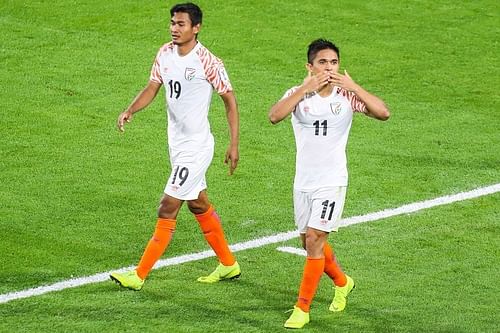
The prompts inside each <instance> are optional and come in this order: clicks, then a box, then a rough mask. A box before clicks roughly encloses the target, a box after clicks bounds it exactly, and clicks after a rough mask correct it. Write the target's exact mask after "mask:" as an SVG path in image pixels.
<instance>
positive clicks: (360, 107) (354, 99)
mask: <svg viewBox="0 0 500 333" xmlns="http://www.w3.org/2000/svg"><path fill="white" fill-rule="evenodd" d="M336 92H337V94H339V95H342V96H344V97H345V98H347V100H348V101H349V103H351V108H352V111H353V112H362V113H366V105H365V103H364V102H363V101H362V100H360V99H359V98H358V96H356V94H355V93H353V92H352V91H347V90H345V89H342V88H340V87H336Z"/></svg>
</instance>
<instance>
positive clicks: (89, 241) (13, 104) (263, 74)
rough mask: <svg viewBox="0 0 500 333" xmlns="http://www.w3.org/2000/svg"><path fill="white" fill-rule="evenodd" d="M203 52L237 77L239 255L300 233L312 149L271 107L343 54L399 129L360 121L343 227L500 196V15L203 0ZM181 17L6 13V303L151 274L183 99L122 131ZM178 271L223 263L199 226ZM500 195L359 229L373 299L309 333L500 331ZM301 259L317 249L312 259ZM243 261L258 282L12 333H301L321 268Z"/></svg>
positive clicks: (357, 273)
mask: <svg viewBox="0 0 500 333" xmlns="http://www.w3.org/2000/svg"><path fill="white" fill-rule="evenodd" d="M198 3H199V5H200V6H201V7H202V9H204V15H205V16H204V26H203V29H202V32H201V34H200V40H201V41H202V42H203V43H204V45H206V46H207V47H208V48H209V49H211V50H212V51H213V52H214V53H215V54H216V55H218V56H219V57H221V58H222V59H223V60H224V62H225V64H226V68H227V69H228V72H229V75H230V77H231V81H232V83H233V86H234V88H235V92H236V95H237V98H238V102H239V106H240V114H241V146H240V154H241V161H240V165H239V167H238V169H237V170H236V173H235V175H233V176H231V177H230V176H228V175H227V173H228V171H227V167H226V166H225V165H223V163H222V161H223V155H224V151H225V146H226V144H227V142H228V135H227V125H226V122H225V114H224V108H223V105H222V102H221V101H220V100H219V99H218V98H214V102H213V105H212V109H211V114H210V119H211V125H212V130H213V133H214V136H215V137H216V142H217V144H216V153H215V158H214V162H213V164H212V167H211V168H210V169H209V172H208V175H207V178H208V183H209V195H210V198H211V200H212V201H213V203H214V205H215V206H216V207H217V210H218V212H219V215H221V217H222V220H223V223H224V226H225V229H226V234H227V238H228V239H229V241H230V243H231V244H235V243H240V242H244V241H248V240H252V239H256V238H259V237H263V236H269V235H273V234H276V233H278V232H283V231H289V230H293V210H292V202H291V189H292V180H293V173H294V158H295V156H294V150H295V147H294V140H293V133H292V129H291V125H290V123H289V121H284V122H283V123H280V124H279V125H277V126H271V125H270V124H269V122H268V120H267V112H268V109H269V107H270V106H271V105H272V104H273V103H274V102H275V101H276V100H278V99H279V98H280V97H281V96H282V95H283V93H284V92H285V91H286V90H287V89H288V88H289V87H291V86H294V85H296V84H300V83H301V82H302V79H303V77H304V75H305V71H304V63H305V61H306V58H305V50H306V47H307V45H308V43H309V42H310V41H311V40H313V39H315V38H318V37H326V38H329V39H331V40H333V41H335V42H336V43H337V44H338V45H339V47H340V50H341V68H342V69H344V68H345V69H347V70H348V71H349V73H350V75H351V76H352V77H353V78H354V79H355V80H356V81H357V82H358V83H360V84H361V85H363V86H364V87H365V88H366V89H367V90H369V91H371V92H373V93H375V94H377V95H379V96H380V97H382V98H383V99H384V100H385V101H386V102H387V104H388V105H389V107H390V109H391V112H392V117H391V119H390V120H389V121H388V122H386V123H381V122H377V121H374V120H371V119H369V118H367V117H363V116H356V117H355V120H354V123H353V128H352V131H351V136H350V143H349V146H348V157H349V170H350V186H349V190H348V201H347V204H346V207H345V210H344V216H346V217H349V216H356V215H361V214H365V213H369V212H376V211H380V210H382V209H386V208H393V207H398V206H401V205H404V204H407V203H412V202H416V201H421V200H426V199H430V198H434V197H439V196H442V195H447V194H451V193H458V192H462V191H468V190H471V189H474V188H478V187H483V186H488V185H492V184H497V183H500V153H499V151H500V113H499V101H500V96H499V93H498V87H500V69H499V68H500V67H499V58H498V50H499V40H500V38H499V36H500V4H499V3H498V2H497V1H493V0H483V1H474V2H464V3H457V2H454V1H428V0H422V1H406V2H402V3H401V4H397V3H396V2H394V1H388V0H382V1H376V2H375V1H373V2H367V1H357V0H355V1H337V2H331V1H315V2H314V3H312V2H304V1H296V0H291V1H248V2H240V1H233V0H230V1H219V0H213V1H208V0H206V1H199V2H198ZM172 4H173V3H172V2H165V1H157V0H154V1H147V2H140V1H130V0H128V1H126V0H122V1H118V0H108V1H97V0H85V1H69V0H61V1H13V0H3V1H2V2H0V60H1V64H2V66H0V77H1V82H2V87H1V88H2V89H1V90H0V124H1V126H0V134H1V135H0V137H1V140H2V144H1V145H0V156H1V158H0V167H1V170H2V172H1V173H0V184H1V186H0V234H1V235H2V236H1V242H0V258H1V260H0V263H1V270H0V295H3V294H7V293H10V292H14V291H21V290H25V289H28V288H33V287H38V286H42V285H48V284H52V283H55V282H59V281H65V280H68V279H70V278H72V277H81V276H88V275H93V274H96V273H99V272H105V271H109V270H113V269H117V268H120V267H124V266H130V265H133V264H135V263H137V261H138V259H139V257H140V255H141V254H142V251H143V248H144V246H145V244H146V242H147V240H148V239H149V238H150V236H151V233H152V230H153V228H154V224H155V217H156V207H157V203H158V199H159V198H160V196H161V193H162V190H163V188H164V185H165V181H166V179H167V177H168V175H169V173H170V170H169V166H168V155H167V151H166V145H165V130H166V122H165V111H164V103H163V98H164V93H163V92H162V93H160V94H159V96H158V97H157V98H156V101H155V102H154V103H153V104H152V105H151V106H150V107H149V108H148V109H147V110H145V111H144V112H142V113H139V114H137V115H136V117H135V118H134V120H133V122H132V123H131V124H129V126H128V127H127V130H126V132H125V133H124V134H120V133H118V132H117V131H116V129H115V121H116V117H117V116H118V114H119V112H120V111H121V110H123V109H124V108H125V107H126V106H127V105H128V103H129V102H130V101H131V99H132V98H133V97H134V96H135V94H136V93H137V92H138V91H139V90H140V89H142V87H143V86H144V85H145V84H146V82H147V80H148V78H149V70H150V67H151V64H152V61H153V59H154V56H155V54H156V51H157V49H158V48H159V46H161V45H162V44H163V43H165V42H167V41H168V40H169V35H168V22H169V13H168V10H169V8H170V7H171V5H172ZM178 221H179V223H178V229H177V231H176V234H175V238H174V240H173V242H172V244H171V245H170V247H169V249H168V252H167V253H166V255H165V258H168V257H175V256H179V255H183V254H188V253H193V252H199V251H203V250H206V249H207V245H206V244H205V242H204V240H203V237H202V235H201V233H200V232H199V230H198V225H197V223H196V221H195V220H194V218H193V217H192V216H191V215H190V214H189V213H188V212H187V209H183V210H182V211H181V213H180V215H179V218H178ZM499 221H500V194H499V193H496V194H492V195H489V196H485V197H481V198H477V199H473V200H469V201H463V202H458V203H454V204H450V205H447V206H440V207H436V208H432V209H429V210H425V211H420V212H417V213H413V214H406V215H401V216H396V217H392V218H388V219H384V220H380V221H377V222H374V223H369V224H360V225H356V226H351V227H348V228H345V229H342V230H341V232H339V233H338V234H335V235H332V236H331V237H330V241H331V243H332V244H334V246H335V248H336V249H337V255H338V257H339V260H340V262H341V263H342V265H343V266H344V268H345V269H346V271H347V272H349V273H350V275H352V276H353V277H354V278H355V279H356V281H357V288H356V290H355V292H354V293H353V294H352V297H351V298H350V299H349V304H348V307H347V309H346V311H345V312H344V313H342V314H337V315H333V314H332V313H330V312H329V311H328V309H327V308H328V305H329V302H330V301H331V291H330V286H329V283H328V281H327V280H326V279H323V280H322V282H321V286H320V288H319V290H318V293H317V296H316V299H315V302H314V303H313V307H312V312H311V317H312V322H311V323H310V324H309V325H308V326H307V328H306V329H305V330H304V331H307V332H498V331H499V328H498V327H499V326H500V325H499V322H500V316H499V315H498V309H499V308H500V304H499V303H500V302H499V299H500V287H499V284H498V281H499V278H500V272H499V267H500V250H499V247H498V244H499V241H500V230H499V229H500V228H499ZM280 245H287V246H298V240H297V239H293V240H290V241H286V242H283V244H280ZM276 247H277V245H276V244H274V245H266V246H263V247H260V248H256V249H253V250H248V251H242V252H238V254H237V255H238V261H239V262H240V264H241V265H242V269H243V275H242V278H241V279H240V280H239V281H234V282H231V283H222V284H219V285H215V286H210V287H207V286H205V285H200V284H197V283H196V282H195V280H196V278H197V277H198V276H199V275H201V274H204V273H206V272H208V271H210V270H212V269H213V268H214V267H215V260H214V259H213V258H210V259H205V260H200V261H194V262H190V263H186V264H182V265H177V266H169V267H167V268H164V269H160V270H157V271H154V272H152V274H151V276H150V278H149V280H148V281H147V284H146V285H145V287H144V289H143V290H142V291H141V292H129V291H125V290H120V289H118V288H117V286H116V285H115V284H113V283H112V282H110V281H109V282H103V283H98V284H91V285H87V286H83V287H78V288H74V289H68V290H64V291H60V292H54V293H49V294H46V295H42V296H35V297H30V298H26V299H19V300H13V301H11V302H8V303H4V304H0V318H1V320H0V331H2V332H101V331H108V332H137V331H141V332H160V331H161V332H234V331H240V332H280V331H283V330H284V329H282V324H283V322H284V320H286V318H287V316H288V315H287V314H284V312H285V311H286V310H288V309H289V308H291V306H292V305H293V303H294V302H295V298H296V293H297V289H298V285H299V282H300V277H301V273H302V266H303V261H304V258H302V257H300V256H296V255H293V254H288V253H282V252H278V251H276Z"/></svg>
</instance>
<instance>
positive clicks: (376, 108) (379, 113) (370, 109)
mask: <svg viewBox="0 0 500 333" xmlns="http://www.w3.org/2000/svg"><path fill="white" fill-rule="evenodd" d="M332 84H333V85H335V86H338V87H340V88H343V89H345V90H348V91H352V92H353V93H355V94H356V96H358V98H359V99H360V100H362V101H363V102H364V103H365V105H366V110H367V115H368V116H370V117H373V118H375V119H378V120H387V119H389V117H390V112H389V109H388V108H387V106H386V105H385V103H384V101H382V100H381V99H380V98H378V97H377V96H375V95H373V94H371V93H369V92H368V91H366V90H365V89H363V87H361V86H360V85H359V84H357V83H356V82H354V80H353V79H352V78H351V76H350V75H349V73H347V71H344V75H343V74H340V73H334V74H333V75H332Z"/></svg>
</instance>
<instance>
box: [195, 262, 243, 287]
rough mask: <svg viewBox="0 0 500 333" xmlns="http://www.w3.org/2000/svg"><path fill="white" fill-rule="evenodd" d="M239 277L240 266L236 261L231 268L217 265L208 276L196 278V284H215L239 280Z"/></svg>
mask: <svg viewBox="0 0 500 333" xmlns="http://www.w3.org/2000/svg"><path fill="white" fill-rule="evenodd" d="M240 275H241V269H240V265H239V264H238V262H237V261H236V262H235V263H234V264H232V265H231V266H224V265H223V264H219V266H217V268H216V269H215V271H213V272H212V273H210V275H208V276H202V277H199V278H198V282H203V283H216V282H219V281H222V280H232V279H236V278H239V277H240Z"/></svg>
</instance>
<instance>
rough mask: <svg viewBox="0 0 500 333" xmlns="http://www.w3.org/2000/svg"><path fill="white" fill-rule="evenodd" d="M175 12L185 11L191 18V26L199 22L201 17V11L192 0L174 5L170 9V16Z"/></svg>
mask: <svg viewBox="0 0 500 333" xmlns="http://www.w3.org/2000/svg"><path fill="white" fill-rule="evenodd" d="M175 13H187V14H188V15H189V19H190V20H191V25H192V26H195V25H197V24H201V21H202V19H203V13H202V12H201V9H200V7H198V6H197V5H195V4H194V3H192V2H186V3H179V4H177V5H174V6H173V7H172V8H171V9H170V16H171V17H172V16H174V14H175Z"/></svg>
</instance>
